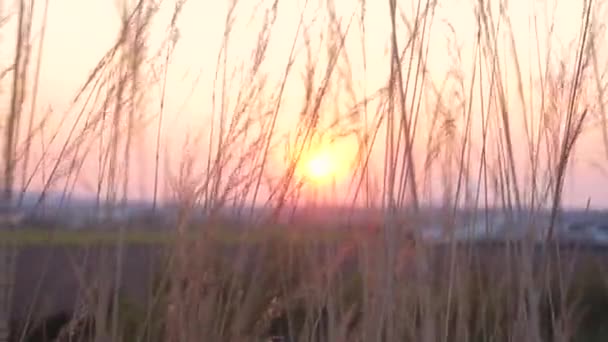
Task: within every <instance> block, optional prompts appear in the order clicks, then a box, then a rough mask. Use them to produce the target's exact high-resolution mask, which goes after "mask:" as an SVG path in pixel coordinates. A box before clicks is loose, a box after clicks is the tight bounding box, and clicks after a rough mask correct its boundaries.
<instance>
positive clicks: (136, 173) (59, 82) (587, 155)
mask: <svg viewBox="0 0 608 342" xmlns="http://www.w3.org/2000/svg"><path fill="white" fill-rule="evenodd" d="M118 3H119V1H105V0H86V1H83V0H52V1H50V7H49V12H48V27H47V32H46V40H45V45H44V51H43V53H44V55H43V62H42V72H41V79H40V82H41V83H40V95H39V99H38V108H39V110H40V111H43V110H46V109H47V108H49V106H52V107H53V110H54V112H55V113H61V112H62V111H63V110H65V108H66V107H67V104H68V103H69V101H70V99H71V98H72V97H73V96H74V94H75V92H76V90H77V89H78V87H79V86H80V85H81V84H82V83H83V81H84V80H85V78H86V75H87V74H88V72H89V71H90V70H91V69H92V68H93V66H94V65H95V64H96V63H97V61H98V60H99V59H100V58H101V56H103V54H104V53H105V52H106V51H107V49H108V48H109V47H110V46H111V45H112V43H113V41H114V39H115V37H116V35H117V32H118V25H119V15H118V13H119V12H118V10H117V8H118V7H117V4H118ZM226 3H227V1H226V2H224V1H202V0H190V1H188V3H187V5H186V7H185V9H184V11H183V14H182V16H181V17H180V21H179V23H178V27H179V33H180V40H179V42H178V45H177V48H176V50H175V55H174V57H173V60H172V63H171V67H170V70H169V76H168V77H169V79H168V84H167V103H166V109H165V113H166V116H165V123H166V124H165V128H164V139H165V141H164V142H165V144H166V145H167V148H168V151H169V154H168V155H166V156H163V158H165V157H168V158H169V159H171V161H170V164H172V165H173V166H175V165H176V164H177V160H178V158H179V157H180V156H181V155H182V153H180V152H183V146H184V145H183V144H184V141H185V138H186V136H188V133H189V134H191V135H196V134H200V135H202V136H206V135H207V134H208V132H209V127H210V126H209V124H210V123H209V120H210V109H209V108H210V105H211V94H212V92H211V89H212V87H213V77H214V72H215V66H216V59H217V54H218V51H219V47H220V44H221V38H222V32H223V27H224V15H225V11H226ZM258 3H260V4H262V5H261V7H260V8H264V7H270V5H271V3H272V1H245V0H243V1H240V2H239V5H238V7H237V11H238V13H239V15H238V16H237V20H236V22H235V27H234V32H233V35H232V37H231V42H232V43H231V44H230V48H229V53H230V61H231V62H232V64H231V65H233V66H234V65H239V63H241V62H243V61H245V62H249V61H250V51H251V50H252V48H253V46H254V44H255V38H256V37H257V29H256V28H258V27H259V26H260V24H261V22H260V20H259V18H261V13H263V11H261V10H260V12H258V13H260V14H258V15H257V16H255V18H254V19H251V16H252V13H253V10H254V8H256V7H255V5H256V4H258ZM323 3H325V2H324V1H312V0H311V1H308V5H307V7H306V10H305V17H304V22H305V23H306V25H307V26H309V27H310V28H311V31H310V32H311V35H312V36H313V37H316V35H317V34H318V33H320V32H325V34H327V32H326V31H327V29H326V28H327V20H326V16H325V12H324V11H323V10H322V6H321V5H320V4H323ZM400 4H401V5H402V7H403V9H404V10H405V11H406V13H408V15H409V16H411V15H412V11H413V9H414V8H415V4H416V2H415V1H409V0H407V1H400ZM38 6H39V7H38V9H39V11H38V12H37V14H38V15H37V21H36V23H37V24H36V25H35V27H37V28H39V26H40V24H39V23H40V18H41V15H40V14H41V12H42V11H41V8H42V2H40V3H39V4H38ZM172 6H173V1H172V0H171V1H170V0H165V1H164V2H163V6H162V7H161V9H160V12H159V14H158V17H157V20H156V21H155V26H153V28H152V36H151V40H150V42H151V43H150V44H151V46H156V45H157V44H159V42H160V39H161V37H162V35H163V30H164V27H165V26H166V24H167V22H168V20H169V18H170V15H171V9H172ZM335 6H336V10H337V12H338V14H339V15H340V17H341V18H343V21H344V22H345V23H346V22H348V20H349V19H350V18H351V15H352V14H353V11H359V2H358V1H344V0H336V1H335ZM366 6H367V7H366V18H365V25H366V36H365V37H364V38H365V44H366V47H365V51H366V57H367V73H364V72H363V60H362V54H361V49H362V46H361V41H362V40H361V30H360V25H359V24H358V23H357V20H359V14H358V13H359V12H357V14H356V15H355V17H354V18H353V20H355V21H354V22H353V25H352V27H351V29H350V31H349V35H348V37H347V40H346V43H345V46H346V49H347V51H348V54H349V58H350V61H351V64H352V66H353V75H354V77H353V79H354V81H355V92H356V95H357V97H358V98H359V99H361V98H363V84H364V80H365V81H366V88H367V91H368V93H369V92H372V91H374V90H376V89H379V88H380V87H382V86H383V85H384V84H386V80H387V78H388V73H389V63H388V56H387V54H386V51H387V50H386V48H387V46H388V37H389V36H388V34H389V32H390V27H389V21H388V20H387V18H388V17H387V13H388V7H387V1H367V4H366ZM4 7H5V10H4V11H5V13H7V12H6V11H7V10H8V9H9V5H8V4H4ZM581 7H582V5H581V4H580V3H578V2H574V1H558V6H557V7H555V12H554V14H553V13H552V11H553V1H543V2H529V1H526V0H517V1H509V13H510V15H509V16H510V18H511V21H512V25H513V27H512V28H513V33H514V36H515V41H516V42H517V51H518V53H519V54H520V56H519V58H520V67H521V68H522V73H523V75H525V77H528V74H529V72H530V70H532V73H533V75H534V76H537V75H536V69H535V67H536V58H537V56H538V55H539V52H538V51H536V42H535V39H534V36H533V32H534V31H533V26H532V25H533V22H532V21H531V18H532V16H531V15H530V13H533V12H534V13H537V20H538V22H537V24H538V25H539V27H540V30H541V31H542V32H544V31H545V27H546V26H547V25H548V23H547V21H548V20H550V19H551V17H552V16H553V15H554V20H555V22H557V23H558V25H556V29H555V32H554V35H553V38H552V40H551V42H552V44H554V49H556V50H555V51H554V52H555V53H556V54H563V53H566V52H570V51H572V50H569V49H568V46H567V45H566V44H567V43H569V42H570V41H572V40H573V39H575V38H576V34H577V30H578V29H579V25H580V15H578V13H580V12H581ZM604 7H605V6H604ZM604 7H602V8H599V10H598V11H597V13H596V15H597V16H598V17H600V18H601V13H606V10H605V8H604ZM303 8H304V1H303V0H293V1H290V2H289V4H287V2H285V1H282V2H279V10H278V16H277V18H278V19H277V23H276V27H275V30H274V31H273V33H272V34H273V36H272V40H271V44H270V45H269V50H268V53H267V58H266V62H265V64H264V65H263V66H262V68H263V70H264V71H266V72H268V75H269V80H270V81H271V82H275V84H276V81H277V80H279V79H280V77H281V75H282V73H283V72H284V69H285V65H286V61H287V56H288V54H289V50H290V47H291V43H292V41H293V38H294V36H295V35H296V29H297V25H298V21H299V19H300V14H301V13H302V9H303ZM258 9H259V8H258ZM473 9H474V2H473V1H471V0H450V1H439V6H438V7H437V9H436V13H435V18H434V22H433V26H432V29H431V32H430V36H429V37H430V42H431V43H430V49H429V57H428V63H429V65H430V66H432V67H431V68H430V69H429V77H430V78H431V79H433V80H436V81H439V80H441V79H442V78H443V77H444V75H445V74H446V72H448V70H450V69H451V68H453V67H455V66H453V65H452V63H451V61H452V59H451V58H450V57H449V56H448V51H449V50H448V49H452V48H453V47H454V46H455V44H459V45H461V47H462V61H463V62H462V63H463V64H462V66H461V68H465V75H464V78H465V80H467V81H466V82H467V83H468V82H469V79H470V75H467V74H466V73H467V72H469V71H467V70H470V68H471V67H470V66H471V60H472V55H473V48H474V37H475V30H476V24H475V18H474V11H473ZM573 13H574V15H573ZM256 18H257V19H256ZM315 18H316V19H315ZM313 19H314V20H313ZM13 22H14V20H13ZM345 26H346V24H344V27H345ZM452 28H453V31H454V32H452V31H451V30H452ZM8 30H9V28H6V29H3V31H2V32H3V34H2V36H3V37H2V40H1V41H0V44H1V45H2V51H3V52H2V53H1V54H0V57H1V59H0V60H1V61H2V66H3V67H4V66H5V65H7V63H9V61H10V59H9V58H10V56H11V55H10V54H8V53H6V52H5V51H6V50H7V46H13V38H12V37H11V36H10V34H8V33H5V32H10V31H8ZM401 32H405V30H402V31H401ZM406 37H407V35H406V34H405V33H403V34H401V36H400V39H401V40H402V42H401V43H400V44H403V43H404V42H405V39H406ZM300 39H301V37H300ZM449 43H451V45H450V44H449ZM507 43H508V41H507V40H504V41H503V44H504V46H503V47H504V49H503V51H505V56H503V57H504V58H508V57H509V56H508V49H509V48H510V47H509V45H508V44H507ZM539 45H540V47H541V49H544V48H545V47H546V46H547V40H546V37H542V36H541V42H540V43H539ZM297 53H298V55H297V57H296V63H295V64H294V74H293V76H292V77H291V78H290V79H289V81H288V83H287V88H286V90H285V95H284V104H283V106H282V110H281V112H280V115H279V129H280V131H281V132H287V131H289V130H290V128H291V127H293V125H294V124H295V118H297V113H298V111H299V108H300V104H301V94H302V83H301V81H300V76H301V71H302V68H303V66H304V65H303V63H304V61H305V55H304V51H303V50H302V49H301V40H300V41H299V44H298V49H297ZM544 53H545V51H544V50H541V51H540V55H541V56H543V58H544ZM602 53H603V54H602V55H601V56H603V57H606V54H605V51H603V52H602ZM569 57H572V56H569ZM601 60H603V61H605V60H606V58H603V59H601ZM325 63H326V60H325V59H324V58H323V56H321V57H320V60H319V63H318V66H320V67H321V68H324V66H325ZM531 63H532V64H531ZM604 64H605V63H604ZM530 65H532V69H530ZM508 70H509V73H513V72H514V71H513V68H512V65H510V66H509V69H508ZM511 81H514V79H512V78H509V82H511ZM528 81H529V80H528V79H525V80H524V82H528ZM513 85H514V84H511V85H510V90H509V94H510V101H511V102H510V107H511V108H513V110H514V111H516V110H517V108H518V102H517V97H516V94H515V88H514V87H513ZM237 86H238V81H236V82H235V83H233V89H236V88H237ZM6 87H7V85H5V84H3V88H4V89H6ZM338 87H339V85H338ZM511 87H512V89H511ZM192 89H194V91H193V92H192ZM273 89H274V88H273ZM150 93H151V95H150V96H151V98H152V100H151V101H150V106H152V107H153V109H151V111H157V108H158V107H157V100H158V96H159V90H158V88H153V89H151V91H150ZM1 96H2V97H3V98H6V94H2V95H1ZM3 103H7V101H3ZM3 106H4V105H3ZM477 106H478V105H477V101H475V102H474V105H473V109H474V110H475V109H478V108H476V107H477ZM2 108H4V107H2ZM329 108H330V107H328V109H326V111H330V110H331V109H329ZM332 115H333V114H332ZM58 117H59V115H56V116H54V117H53V120H55V119H56V118H58ZM518 118H520V116H517V115H514V116H513V120H514V121H515V122H517V120H519V119H518ZM73 119H74V117H71V119H70V120H73ZM425 119H428V117H427V116H423V118H422V119H421V123H420V125H421V127H425V125H427V124H428V122H425ZM68 121H69V120H68ZM55 124H56V122H55ZM474 125H479V122H476V123H474ZM52 127H53V123H50V124H49V128H48V131H52ZM518 127H519V129H516V132H515V134H516V135H517V134H523V132H522V130H521V126H518ZM598 133H599V131H597V130H595V131H591V132H589V133H586V134H585V135H584V137H583V139H582V140H581V143H580V147H579V149H578V152H577V153H578V154H577V158H576V160H575V162H576V163H575V164H574V169H573V170H572V174H573V175H575V176H574V177H571V178H570V181H569V184H568V186H567V187H566V194H567V197H566V198H567V204H572V205H584V203H585V202H586V201H587V198H588V197H591V198H592V199H593V203H594V204H595V205H601V206H605V205H607V204H608V195H606V194H605V191H602V190H601V189H602V188H603V187H602V186H598V185H599V184H605V183H606V176H603V175H602V174H601V172H599V171H597V169H596V167H594V166H591V165H590V161H595V162H598V156H600V153H602V154H601V155H603V150H601V148H600V146H601V139H600V138H601V137H600V135H599V134H598ZM154 134H155V124H154V123H152V124H151V125H150V129H149V130H148V131H146V132H145V134H144V135H143V136H142V137H141V139H140V140H139V141H138V142H139V143H140V144H141V145H142V146H143V149H142V151H143V152H141V153H142V155H140V156H138V157H137V160H138V161H139V162H138V163H136V167H134V168H133V170H132V171H131V173H132V174H133V178H134V179H137V184H132V187H133V190H132V195H133V197H141V196H143V197H145V196H149V195H150V184H151V183H150V182H151V180H152V173H151V170H152V166H151V165H152V163H153V160H154V159H153V157H154V151H153V148H148V147H150V146H154ZM420 134H421V139H424V138H423V137H424V135H425V132H424V129H422V131H421V133H420ZM420 141H421V143H420V144H419V145H418V146H424V140H420ZM520 142H521V140H520V139H516V145H518V143H520ZM206 143H207V140H203V142H201V143H200V145H199V147H198V149H200V150H197V148H194V147H193V149H194V150H196V151H197V152H196V153H200V154H201V155H204V151H205V149H206ZM379 143H383V140H382V138H380V140H379ZM346 146H348V144H347V145H346ZM518 148H519V149H522V148H525V145H520V146H519V147H518ZM593 148H600V149H599V150H596V151H594V150H593ZM344 149H345V151H344V154H346V155H348V154H352V153H353V150H354V147H350V148H349V147H346V148H344ZM377 152H379V153H381V152H382V151H381V150H379V151H377ZM418 153H419V155H424V151H422V150H421V151H419V152H418ZM378 156H379V155H378ZM520 156H521V157H522V158H525V156H524V153H522V154H521V155H520ZM201 159H205V158H201ZM378 160H379V163H378V162H377V163H376V164H380V163H381V160H382V159H381V158H379V159H378ZM421 162H422V160H418V161H417V163H419V164H421ZM600 162H601V161H600ZM604 164H605V163H604ZM203 165H204V163H201V164H200V165H199V167H202V166H203ZM88 167H89V168H91V170H92V169H93V168H94V165H89V166H88ZM86 173H87V172H85V174H86ZM88 173H89V174H92V173H94V172H93V171H89V172H88ZM85 178H86V177H85ZM91 178H92V179H94V176H93V177H91ZM92 179H89V180H88V182H86V181H85V182H84V183H83V184H85V183H89V184H91V183H92ZM346 183H348V182H346ZM80 189H81V190H82V191H86V189H87V186H84V185H83V186H80Z"/></svg>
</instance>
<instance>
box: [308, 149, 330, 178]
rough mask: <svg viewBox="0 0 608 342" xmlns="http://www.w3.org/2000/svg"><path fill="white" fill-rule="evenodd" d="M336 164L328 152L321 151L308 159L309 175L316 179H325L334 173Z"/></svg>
mask: <svg viewBox="0 0 608 342" xmlns="http://www.w3.org/2000/svg"><path fill="white" fill-rule="evenodd" d="M334 171H335V166H334V165H333V162H332V159H331V158H330V156H329V155H328V153H319V154H317V155H315V156H313V157H312V158H311V159H310V160H308V162H307V164H306V173H307V175H308V176H309V177H310V178H312V179H314V180H315V181H323V180H325V179H327V178H330V177H331V176H332V175H334Z"/></svg>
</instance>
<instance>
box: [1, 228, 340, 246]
mask: <svg viewBox="0 0 608 342" xmlns="http://www.w3.org/2000/svg"><path fill="white" fill-rule="evenodd" d="M201 234H202V235H204V237H205V238H208V239H213V240H217V241H218V242H225V243H231V242H232V243H236V242H239V243H259V242H264V241H267V240H269V239H273V238H281V239H287V240H293V241H301V242H312V241H319V240H322V241H324V242H329V241H332V240H333V241H339V240H343V239H348V238H349V237H352V234H350V233H348V232H345V231H338V230H326V231H320V230H318V229H314V230H308V229H305V228H304V229H302V228H296V229H291V228H290V227H272V228H263V229H261V228H258V229H255V230H249V229H242V228H236V229H235V228H234V227H229V228H222V227H215V228H206V229H202V230H200V231H191V232H187V233H186V234H183V235H181V236H182V237H186V238H199V237H201ZM177 237H178V234H177V233H176V232H171V231H168V230H165V231H146V230H144V229H134V230H131V229H128V230H125V231H124V235H123V236H122V237H121V234H120V232H119V231H118V230H115V229H113V230H100V229H81V230H60V229H58V230H41V229H31V228H19V229H12V230H0V241H3V242H8V243H11V244H16V245H19V246H37V245H42V246H49V245H51V246H52V245H57V246H86V245H100V244H101V245H107V244H116V243H118V242H119V241H120V239H121V238H122V239H123V241H124V242H125V243H127V244H144V245H147V244H152V245H154V244H167V243H170V242H173V241H175V239H176V238H177Z"/></svg>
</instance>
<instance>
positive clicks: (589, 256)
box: [14, 229, 608, 342]
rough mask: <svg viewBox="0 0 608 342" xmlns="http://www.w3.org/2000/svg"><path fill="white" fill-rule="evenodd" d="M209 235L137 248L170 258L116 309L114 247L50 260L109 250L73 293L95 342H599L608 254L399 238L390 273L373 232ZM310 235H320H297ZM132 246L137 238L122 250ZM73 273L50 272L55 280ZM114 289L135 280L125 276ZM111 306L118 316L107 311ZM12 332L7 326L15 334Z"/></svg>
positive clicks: (607, 318)
mask: <svg viewBox="0 0 608 342" xmlns="http://www.w3.org/2000/svg"><path fill="white" fill-rule="evenodd" d="M209 231H211V232H210V233H208V234H206V235H205V236H202V235H199V236H198V237H195V236H194V235H191V236H188V237H186V238H185V239H182V238H179V237H177V238H176V239H175V240H173V241H172V243H171V244H164V243H161V245H163V246H164V247H161V246H160V245H159V244H154V243H152V244H148V245H147V246H148V247H147V248H151V249H156V248H169V249H172V248H171V247H176V248H175V249H172V251H171V252H170V253H168V254H162V255H164V256H162V257H160V259H159V260H158V261H157V262H155V263H154V264H155V265H157V266H156V277H154V279H153V280H150V281H152V283H150V284H141V285H136V287H137V286H139V287H140V288H141V289H142V291H144V290H143V289H149V290H145V291H147V292H148V293H147V295H146V296H145V297H144V298H145V300H143V301H141V300H135V299H134V298H132V297H129V296H128V295H127V294H126V293H125V292H122V291H116V293H115V294H116V296H117V297H116V300H117V301H116V302H114V301H113V300H111V298H112V295H113V294H114V291H113V290H112V289H113V287H114V286H115V283H114V281H115V280H116V278H115V276H113V274H114V273H115V271H116V267H115V266H110V268H107V267H103V265H104V263H106V264H107V265H115V264H114V261H113V260H114V258H115V257H116V254H115V252H116V246H117V245H116V244H115V243H96V244H89V242H90V241H92V240H90V238H87V239H80V240H79V242H80V244H74V243H73V242H74V241H76V240H75V238H74V236H73V237H72V238H71V239H70V240H69V241H70V243H69V244H63V245H61V244H57V245H54V247H51V248H63V249H67V251H69V250H70V249H72V250H76V249H82V248H89V249H91V250H95V249H104V250H107V248H111V250H107V254H105V255H106V256H105V258H106V259H103V258H101V259H100V260H98V261H96V263H95V265H98V266H97V267H96V268H95V269H96V270H97V271H96V272H92V273H90V274H88V275H87V276H86V277H85V278H86V279H81V280H80V281H82V283H81V284H80V285H79V286H80V289H81V291H80V292H81V293H80V294H88V295H89V297H88V298H89V299H88V300H89V302H88V303H89V304H90V306H91V312H92V315H93V316H94V317H95V322H96V323H95V324H96V325H95V327H96V332H95V333H94V334H95V335H96V336H97V337H98V338H103V337H104V336H106V338H107V337H108V336H114V337H113V339H112V340H114V341H119V340H122V341H159V342H160V341H166V340H167V339H168V338H169V337H168V336H170V337H172V336H175V340H176V341H197V340H222V341H255V340H260V341H261V340H263V339H264V338H268V337H269V336H283V337H285V338H287V340H298V341H300V340H301V341H307V340H312V341H370V340H373V341H420V340H423V341H425V340H426V341H443V340H445V341H511V340H513V339H516V338H525V339H528V338H530V334H531V333H534V334H536V336H537V337H536V338H538V340H539V341H604V340H605V339H606V338H607V337H608V335H607V334H608V331H607V330H606V326H608V309H607V308H608V305H607V304H608V276H607V275H608V269H607V266H606V265H608V263H607V261H608V254H606V253H598V252H597V251H585V250H583V249H580V250H572V249H571V250H561V251H559V250H557V249H554V248H550V247H548V248H547V250H546V251H540V252H539V251H538V250H533V249H532V248H531V246H530V245H527V244H526V243H525V242H521V241H520V242H517V243H516V242H513V243H508V244H505V245H503V246H502V247H498V248H497V247H493V248H482V247H480V245H477V244H474V243H472V244H461V245H458V246H456V245H454V247H453V248H451V247H450V245H447V246H444V247H442V248H441V249H438V248H437V247H436V246H435V247H431V246H425V245H424V244H420V243H416V244H412V243H411V240H408V239H406V238H405V237H404V241H403V243H402V244H401V243H400V244H399V246H401V247H400V248H399V250H398V253H397V254H398V256H397V258H396V259H395V260H396V263H395V264H393V265H392V266H391V269H390V270H387V269H384V267H386V261H385V258H386V253H385V252H386V245H385V242H384V241H383V237H382V234H379V233H370V232H365V231H359V232H357V233H352V232H351V233H348V234H347V233H342V234H341V236H340V237H339V238H338V237H337V236H336V235H333V236H332V237H330V238H314V239H312V238H309V239H305V238H300V236H301V235H299V234H296V233H291V234H290V233H288V232H287V231H284V234H281V233H280V231H279V230H275V231H272V232H271V231H265V232H259V233H258V235H257V237H256V238H254V239H251V240H248V241H247V240H246V237H245V236H244V235H240V237H239V238H238V239H234V238H231V239H226V238H225V236H226V235H224V237H221V235H219V234H218V235H215V237H214V234H213V233H212V232H213V230H211V229H209ZM218 231H221V230H218ZM313 233H321V232H318V231H315V230H314V229H312V230H309V231H308V232H307V234H308V235H310V234H313ZM65 234H66V235H67V234H68V233H65ZM71 234H72V235H78V234H79V233H71ZM85 235H86V233H85ZM218 236H220V237H218ZM105 241H106V242H107V241H108V240H105ZM408 241H409V242H408ZM97 242H101V241H99V240H98V241H97ZM149 242H150V240H148V241H147V243H149ZM130 244H140V240H133V241H131V242H129V243H127V244H126V245H125V247H127V248H128V246H129V245H130ZM35 246H36V245H30V248H35ZM38 246H41V247H42V246H44V245H38ZM22 247H23V248H25V245H23V246H22ZM113 251H114V252H113ZM74 255H76V254H74ZM104 260H105V261H104ZM77 264H78V262H77ZM103 269H106V271H105V272H102V270H103ZM118 269H120V268H118ZM77 270H78V268H65V269H50V270H49V272H52V274H53V276H54V277H64V276H66V273H69V272H76V271H77ZM108 271H109V273H108ZM131 272H133V271H131ZM386 274H390V276H391V277H392V280H393V284H395V286H396V287H395V288H394V294H395V297H393V298H394V301H393V302H386V301H384V300H383V296H384V295H385V292H384V291H385V290H384V289H382V287H381V286H379V285H378V284H380V283H381V282H382V281H383V280H384V276H385V275H386ZM121 279H122V281H123V282H128V281H132V280H130V278H129V275H128V274H124V275H122V277H121ZM124 285H127V284H124ZM124 285H123V286H124ZM143 285H146V286H143ZM77 295H78V294H76V293H75V294H74V296H77ZM113 304H117V306H118V308H119V309H118V310H117V311H115V312H114V311H113V309H112V307H113V306H112V305H113ZM384 306H388V307H389V308H388V310H389V312H390V313H391V316H390V318H389V321H390V322H392V323H391V324H393V326H392V328H390V329H387V328H386V327H385V326H384V324H386V323H380V322H381V320H380V318H379V317H378V311H379V310H381V308H383V307H384ZM34 310H35V309H34ZM34 312H35V311H34ZM113 314H116V315H117V316H116V319H115V320H113V319H112V317H113V316H112V315H113ZM44 319H49V317H37V316H36V315H35V314H34V315H33V316H31V317H30V321H31V323H30V324H29V330H30V334H33V333H35V330H36V329H37V328H40V326H41V325H42V324H44V323H43V322H44ZM201 322H205V324H201ZM49 324H50V323H49ZM22 326H23V322H21V323H19V322H15V323H14V327H15V329H16V330H18V329H19V328H18V327H22ZM94 331H95V330H94ZM24 336H28V335H27V334H24ZM119 336H120V338H119ZM89 338H91V337H89ZM170 339H171V340H173V339H172V338H170ZM85 340H87V339H85ZM25 341H33V340H31V339H30V340H28V339H26V340H25Z"/></svg>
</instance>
